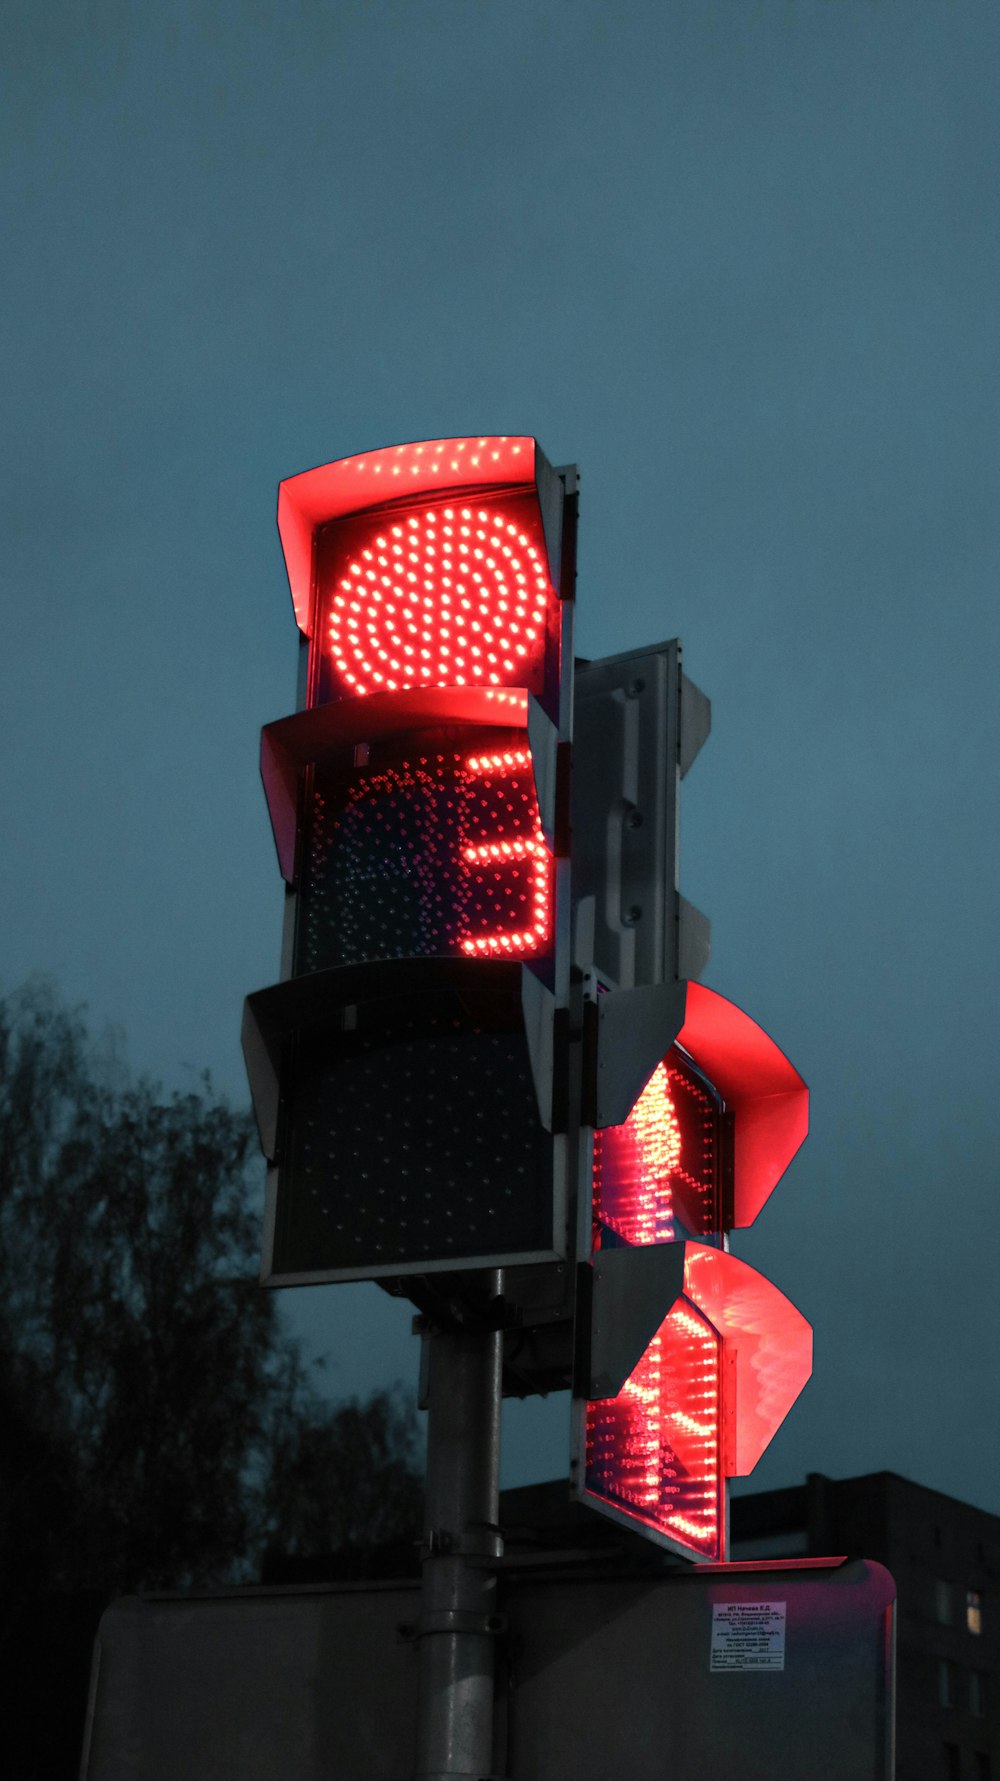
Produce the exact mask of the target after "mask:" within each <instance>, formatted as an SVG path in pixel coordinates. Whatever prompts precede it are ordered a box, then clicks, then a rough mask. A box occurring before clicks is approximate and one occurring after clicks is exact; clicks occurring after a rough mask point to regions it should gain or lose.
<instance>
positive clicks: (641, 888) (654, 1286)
mask: <svg viewBox="0 0 1000 1781" xmlns="http://www.w3.org/2000/svg"><path fill="white" fill-rule="evenodd" d="M708 729H709V709H708V702H707V700H705V699H704V697H703V695H702V694H700V693H699V692H698V690H697V689H696V688H694V687H693V686H692V685H691V683H690V682H689V681H687V680H686V678H685V676H684V675H683V674H682V673H681V670H680V652H679V646H678V645H677V644H676V643H671V644H664V645H662V646H660V648H659V649H655V650H648V651H645V652H643V653H642V654H640V655H633V656H624V657H615V658H611V659H610V660H608V661H606V662H600V663H594V664H589V665H588V669H587V671H586V674H585V675H584V676H583V677H582V685H581V684H580V682H579V680H578V699H577V712H576V732H577V733H576V738H575V743H574V769H575V777H574V787H573V873H574V902H575V904H576V911H575V913H576V925H577V957H578V960H579V961H580V963H581V965H583V966H584V970H583V992H582V995H583V1008H582V1017H581V1027H582V1031H583V1034H584V1043H583V1067H582V1084H581V1104H580V1120H579V1145H578V1152H577V1154H578V1159H579V1176H578V1190H577V1195H576V1200H577V1216H578V1223H577V1257H578V1268H577V1303H576V1358H575V1379H574V1407H573V1452H572V1460H571V1471H572V1479H573V1485H574V1490H575V1493H576V1495H577V1496H578V1497H579V1498H580V1499H581V1500H582V1501H584V1502H586V1503H588V1504H590V1506H591V1507H594V1508H596V1509H598V1510H599V1511H601V1512H602V1513H604V1514H606V1515H608V1516H610V1517H611V1518H612V1519H614V1520H617V1521H619V1522H621V1523H623V1524H625V1525H627V1526H630V1527H632V1528H633V1529H638V1530H639V1531H641V1532H642V1533H644V1534H645V1535H647V1536H648V1537H650V1538H651V1539H653V1540H654V1541H656V1542H658V1543H659V1544H662V1545H663V1546H665V1547H667V1548H668V1549H669V1550H671V1551H673V1552H675V1553H677V1554H678V1555H683V1556H684V1557H686V1558H693V1559H699V1560H720V1559H723V1558H724V1557H725V1553H726V1538H727V1483H728V1480H729V1479H730V1478H732V1477H739V1476H743V1475H745V1474H746V1473H747V1472H749V1471H750V1470H751V1469H752V1468H753V1466H754V1465H755V1464H756V1462H757V1460H758V1459H759V1457H760V1455H761V1453H762V1452H763V1450H764V1448H765V1447H766V1445H767V1443H768V1442H769V1441H770V1439H771V1437H772V1435H773V1434H774V1432H775V1430H776V1429H777V1427H778V1426H779V1424H780V1423H781V1421H782V1420H783V1419H784V1417H785V1416H786V1414H787V1413H788V1410H789V1409H790V1407H791V1405H792V1403H793V1402H794V1401H795V1398H796V1397H797V1396H798V1394H799V1392H800V1391H801V1389H802V1387H803V1385H804V1384H805V1382H806V1380H807V1379H808V1377H809V1374H810V1370H811V1357H812V1336H811V1330H810V1328H809V1325H808V1324H807V1323H806V1321H805V1319H804V1318H803V1317H801V1315H800V1314H799V1312H798V1311H797V1310H796V1309H795V1307H794V1306H793V1305H791V1304H790V1303H789V1301H788V1300H787V1299H785V1298H784V1297H783V1295H782V1294H781V1293H780V1292H778V1290H777V1289H776V1288H775V1287H774V1286H772V1285H771V1284H770V1282H768V1281H767V1280H765V1279H764V1278H763V1277H762V1276H761V1275H759V1274H757V1273H756V1272H755V1271H754V1270H753V1269H751V1268H749V1267H748V1266H747V1265H746V1264H745V1263H743V1262H741V1261H739V1260H737V1258H736V1257H735V1256H733V1255H731V1254H730V1253H729V1249H728V1236H729V1232H730V1231H731V1230H733V1229H736V1228H743V1227H746V1226H748V1225H750V1224H751V1223H752V1222H753V1221H754V1219H755V1218H756V1217H757V1215H758V1213H759V1212H760V1210H761V1208H762V1206H763V1205H764V1203H765V1202H766V1200H767V1198H768V1196H769V1195H770V1193H771V1192H772V1190H773V1188H774V1187H775V1185H776V1183H777V1182H778V1180H779V1179H780V1177H781V1175H782V1174H783V1172H784V1170H785V1169H786V1168H787V1166H788V1164H789V1163H790V1161H791V1160H792V1157H793V1156H794V1155H795V1153H796V1151H797V1150H798V1148H799V1145H800V1144H801V1143H802V1141H803V1139H804V1137H805V1134H806V1126H807V1118H808V1091H807V1089H806V1087H805V1084H804V1083H803V1082H802V1080H801V1077H800V1076H799V1075H798V1072H797V1071H796V1070H795V1069H794V1068H793V1067H792V1065H791V1064H790V1063H789V1062H788V1060H787V1059H786V1058H785V1057H784V1056H783V1054H782V1053H781V1052H780V1051H779V1049H778V1047H777V1046H776V1045H775V1044H774V1043H773V1041H772V1040H771V1039H769V1038H768V1036H767V1034H766V1033H764V1032H763V1031H762V1029H761V1028H760V1027H759V1026H757V1025H756V1023H755V1022H754V1021H752V1020H751V1019H749V1017H748V1016H747V1015H745V1014H744V1013H742V1012H741V1011H740V1010H739V1009H738V1008H736V1007H735V1006H734V1005H733V1004H732V1003H730V1002H728V1001H726V1000H725V999H724V998H723V997H722V996H720V995H718V994H716V993H715V992H714V991H712V990H709V989H707V988H705V987H704V986H703V985H701V984H700V983H698V982H697V981H694V979H695V978H696V977H697V975H698V974H699V973H700V971H701V969H702V967H703V965H704V963H705V960H706V958H707V953H708V933H707V924H706V923H705V922H704V920H703V918H702V917H701V916H699V915H698V914H697V912H696V911H694V910H692V909H691V907H690V906H689V905H688V904H686V903H685V901H684V899H683V898H682V897H681V896H680V894H679V890H678V885H677V859H678V846H677V841H678V798H679V784H680V779H681V777H682V776H683V774H684V773H686V771H687V770H688V768H689V767H690V765H691V763H692V761H693V759H694V757H695V755H696V754H697V752H698V749H699V748H700V746H701V744H702V742H703V741H704V740H705V737H706V736H707V734H708ZM584 763H589V764H590V770H589V771H584V770H583V768H584ZM581 936H585V939H584V940H583V944H582V945H581Z"/></svg>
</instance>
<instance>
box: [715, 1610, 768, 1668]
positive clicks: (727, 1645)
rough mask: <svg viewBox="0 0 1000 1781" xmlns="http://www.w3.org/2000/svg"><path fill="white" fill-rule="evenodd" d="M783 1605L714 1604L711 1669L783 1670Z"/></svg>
mask: <svg viewBox="0 0 1000 1781" xmlns="http://www.w3.org/2000/svg"><path fill="white" fill-rule="evenodd" d="M786 1606H787V1604H786V1603H785V1602H716V1603H715V1604H714V1606H713V1608H712V1657H711V1662H710V1664H709V1668H710V1669H711V1670H783V1669H784V1667H785V1608H786Z"/></svg>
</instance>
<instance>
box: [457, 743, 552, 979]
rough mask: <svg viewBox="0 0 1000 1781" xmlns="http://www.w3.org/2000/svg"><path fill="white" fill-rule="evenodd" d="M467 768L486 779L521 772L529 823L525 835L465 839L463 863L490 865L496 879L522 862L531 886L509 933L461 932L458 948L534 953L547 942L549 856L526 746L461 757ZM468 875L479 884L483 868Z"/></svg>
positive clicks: (487, 953)
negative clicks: (526, 907) (524, 914)
mask: <svg viewBox="0 0 1000 1781" xmlns="http://www.w3.org/2000/svg"><path fill="white" fill-rule="evenodd" d="M467 767H468V771H469V773H470V774H472V775H473V776H478V777H481V778H483V779H484V780H486V781H487V783H488V782H489V779H490V778H491V777H492V778H496V776H497V775H498V774H499V775H500V776H501V777H503V776H510V775H515V774H516V775H521V774H525V773H527V774H528V776H529V779H528V783H529V785H530V786H531V795H530V803H531V805H532V814H533V826H532V832H531V833H530V834H529V835H522V836H515V837H507V838H505V839H503V840H501V841H480V842H470V843H468V844H467V845H466V846H465V847H464V848H463V850H462V858H463V860H464V862H465V864H466V866H467V867H469V868H474V867H477V866H478V867H484V868H487V867H490V866H492V867H493V869H494V871H493V875H494V878H495V879H496V881H497V882H498V883H500V882H502V877H503V871H504V869H505V868H508V867H510V866H511V865H513V864H514V862H515V861H522V860H523V861H528V862H529V864H530V871H531V890H530V912H529V919H528V923H527V925H526V926H523V927H521V928H518V929H515V930H513V931H512V932H500V933H494V934H475V935H472V934H468V935H465V936H464V937H463V939H462V942H461V946H462V951H463V952H466V953H470V954H471V955H473V956H478V957H481V958H490V957H492V958H497V957H503V956H504V955H507V956H514V955H517V956H523V955H524V954H527V953H535V952H540V951H541V950H542V949H543V948H544V947H545V945H546V944H547V943H548V938H549V934H550V931H551V925H552V923H551V909H552V855H551V854H550V852H549V850H548V848H547V847H546V845H545V837H544V836H543V834H542V830H541V824H540V822H539V820H538V800H537V798H536V797H535V796H534V785H533V782H532V780H531V777H530V775H531V755H530V754H529V753H528V751H527V749H510V750H508V751H506V752H505V753H503V754H494V755H473V756H471V757H470V759H469V761H468V762H467ZM521 795H522V798H524V797H525V794H524V793H523V792H522V794H521ZM526 801H527V800H526ZM473 877H474V879H475V882H476V884H477V885H481V884H483V883H484V880H485V879H487V878H488V873H485V874H484V873H482V872H479V873H476V872H473Z"/></svg>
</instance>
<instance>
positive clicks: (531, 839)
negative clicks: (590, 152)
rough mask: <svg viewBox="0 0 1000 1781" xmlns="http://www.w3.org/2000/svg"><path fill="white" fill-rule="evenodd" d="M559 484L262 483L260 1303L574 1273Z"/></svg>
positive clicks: (566, 598) (565, 551)
mask: <svg viewBox="0 0 1000 1781" xmlns="http://www.w3.org/2000/svg"><path fill="white" fill-rule="evenodd" d="M575 517H576V494H575V477H574V473H573V472H572V471H569V470H561V471H556V470H553V468H552V467H551V466H550V465H549V464H548V462H547V460H546V459H545V457H544V454H543V453H542V452H541V450H540V448H539V447H538V446H537V444H536V442H535V441H534V440H532V439H529V438H525V437H518V438H506V437H505V438H499V437H497V438H491V437H480V438H477V439H456V440H436V441H435V440H432V441H422V442H419V443H417V444H413V445H408V446H398V447H391V448H388V449H385V450H380V451H376V452H370V453H367V454H362V455H360V456H357V457H354V458H347V459H341V460H339V461H338V462H336V463H333V464H328V465H324V466H322V467H321V468H319V469H316V470H311V471H307V472H305V473H304V474H303V475H301V476H297V477H292V478H290V479H289V480H288V481H286V482H284V483H282V484H281V487H280V491H279V501H278V523H279V531H280V535H281V541H282V547H283V551H284V555H285V562H286V566H287V569H288V577H289V584H290V587H291V593H292V601H293V606H294V610H295V616H296V620H297V622H298V625H299V628H300V631H301V633H302V639H303V641H302V663H303V672H302V674H301V677H300V693H301V709H300V710H299V711H297V712H296V713H295V714H293V715H291V716H289V717H286V718H283V719H280V720H279V721H278V722H276V723H273V724H269V725H268V726H266V728H265V730H264V732H263V737H262V745H261V770H262V776H263V780H264V787H265V792H266V796H267V801H268V807H269V811H270V815H271V822H272V827H273V831H274V837H275V844H276V849H277V855H278V861H279V865H280V868H281V872H282V875H283V877H284V880H285V883H286V887H287V902H286V922H285V940H284V946H283V958H282V980H281V981H280V982H279V983H277V984H275V985H273V986H272V987H270V988H269V989H265V990H262V991H259V992H257V993H256V994H255V995H253V996H251V997H249V998H248V1000H247V1005H246V1010H245V1015H244V1028H243V1039H244V1051H245V1055H246V1059H247V1066H248V1073H249V1077H250V1083H251V1090H252V1095H253V1101H254V1107H255V1111H256V1115H257V1121H258V1127H259V1131H260V1136H261V1142H262V1146H263V1148H264V1151H265V1154H266V1156H267V1157H268V1160H269V1164H270V1167H269V1172H268V1193H267V1213H266V1220H265V1245H264V1266H263V1276H264V1279H265V1280H266V1281H267V1282H268V1283H270V1284H274V1285H285V1284H293V1283H305V1282H315V1281H321V1280H349V1279H382V1280H386V1281H394V1280H399V1279H403V1280H405V1279H406V1278H407V1277H409V1276H423V1275H428V1274H434V1273H437V1272H442V1271H445V1272H450V1273H451V1272H455V1271H460V1270H462V1269H463V1268H474V1269H485V1268H488V1267H496V1266H500V1265H507V1266H510V1265H512V1264H516V1263H519V1262H527V1261H538V1260H539V1259H543V1260H544V1259H560V1260H562V1259H564V1258H565V1254H566V1220H567V1171H566V1139H565V1133H564V1131H562V1130H560V1129H559V1128H560V1112H561V1108H560V1099H561V1096H562V1095H563V1090H562V1088H561V1085H560V1084H559V1082H558V1081H557V1074H558V1072H557V1070H556V1065H555V1059H556V1049H557V1048H556V1044H555V1040H554V1036H553V1035H554V1029H555V1027H556V1025H557V1024H558V1022H559V1019H560V1011H564V1010H565V1008H566V1005H567V998H568V983H569V950H568V945H569V900H568V851H569V833H568V746H569V740H570V712H571V691H572V686H571V677H572V595H573V582H574V544H575Z"/></svg>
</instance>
